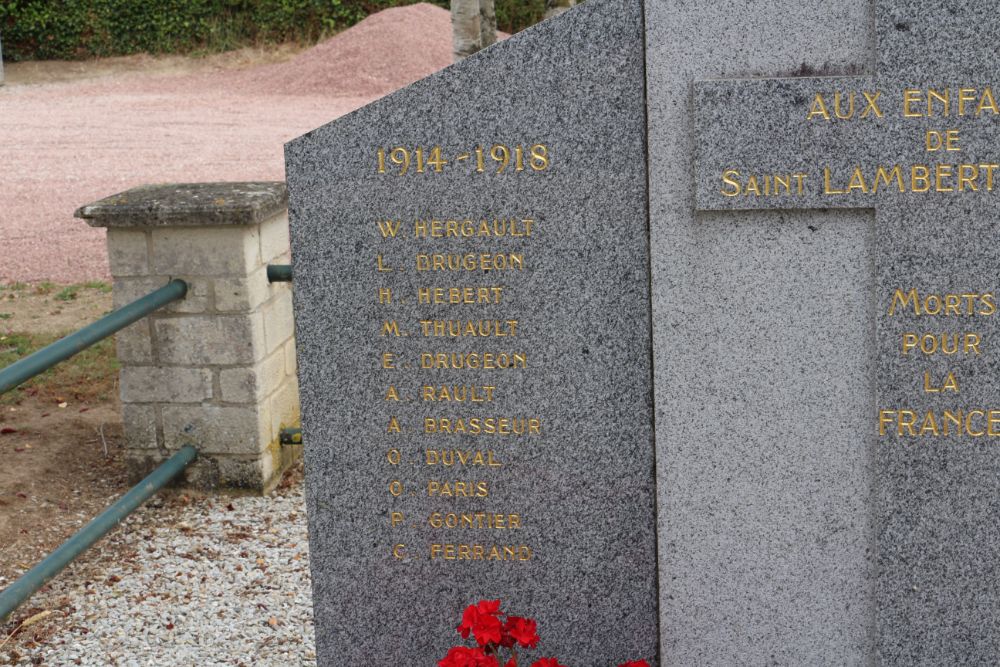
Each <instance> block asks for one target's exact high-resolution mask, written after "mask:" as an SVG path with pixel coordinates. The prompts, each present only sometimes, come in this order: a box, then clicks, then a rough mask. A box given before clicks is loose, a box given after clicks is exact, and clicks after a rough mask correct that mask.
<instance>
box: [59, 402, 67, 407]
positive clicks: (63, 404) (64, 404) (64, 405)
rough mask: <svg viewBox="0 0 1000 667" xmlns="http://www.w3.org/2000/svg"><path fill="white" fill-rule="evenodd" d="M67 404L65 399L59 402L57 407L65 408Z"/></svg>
mask: <svg viewBox="0 0 1000 667" xmlns="http://www.w3.org/2000/svg"><path fill="white" fill-rule="evenodd" d="M67 405H69V403H67V402H66V401H63V402H62V403H60V404H59V407H60V408H65V407H66V406H67Z"/></svg>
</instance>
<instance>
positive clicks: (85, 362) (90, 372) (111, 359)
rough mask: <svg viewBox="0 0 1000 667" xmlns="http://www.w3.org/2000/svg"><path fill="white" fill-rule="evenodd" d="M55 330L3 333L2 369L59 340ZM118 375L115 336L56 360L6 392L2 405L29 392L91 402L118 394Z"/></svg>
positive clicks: (0, 342)
mask: <svg viewBox="0 0 1000 667" xmlns="http://www.w3.org/2000/svg"><path fill="white" fill-rule="evenodd" d="M59 338H60V336H56V335H52V334H33V333H17V332H14V333H8V334H0V369H2V368H6V367H7V366H9V365H11V364H12V363H14V362H15V361H18V360H19V359H23V358H24V357H26V356H27V355H29V354H31V353H32V352H35V351H36V350H39V349H41V348H43V347H45V346H46V345H49V344H50V343H53V342H55V341H56V340H58V339H59ZM117 379H118V359H117V358H116V357H115V341H114V337H110V338H106V339H104V340H102V341H101V342H99V343H97V344H96V345H93V346H91V347H89V348H87V349H86V350H84V351H82V352H80V353H79V354H77V355H76V356H73V357H70V358H69V359H67V360H65V361H63V362H61V363H59V364H56V366H55V367H53V368H50V369H49V370H47V371H45V372H44V373H42V374H40V375H38V376H36V377H34V378H32V379H31V380H28V381H27V382H25V383H24V384H22V385H20V386H19V387H17V388H16V389H13V390H11V391H9V392H7V393H6V394H0V405H12V404H16V403H18V402H20V401H21V399H23V398H24V397H25V396H37V397H38V398H40V399H42V400H50V401H52V402H54V403H61V402H62V401H71V402H75V403H90V402H100V401H108V400H111V399H112V398H113V397H114V394H115V386H116V383H117Z"/></svg>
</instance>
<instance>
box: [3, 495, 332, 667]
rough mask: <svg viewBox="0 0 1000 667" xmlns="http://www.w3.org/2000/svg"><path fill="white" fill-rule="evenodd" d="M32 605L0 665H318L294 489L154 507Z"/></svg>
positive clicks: (178, 499)
mask: <svg viewBox="0 0 1000 667" xmlns="http://www.w3.org/2000/svg"><path fill="white" fill-rule="evenodd" d="M28 604H29V605H30V606H29V607H28V608H22V609H21V610H19V612H18V614H19V616H20V617H21V618H22V619H23V618H24V617H27V615H29V614H31V615H34V614H35V613H39V611H42V612H44V611H51V612H52V613H51V615H49V616H48V617H47V618H45V620H44V621H42V622H39V623H37V624H35V625H32V626H31V627H28V628H25V629H24V630H22V633H20V636H18V637H17V638H16V640H15V641H12V642H11V643H10V644H8V646H7V647H6V648H4V649H0V665H2V664H16V665H38V664H42V665H59V666H62V665H92V666H95V667H96V666H101V667H103V666H105V665H116V666H119V665H120V666H122V667H125V666H132V665H135V666H142V667H145V666H147V665H157V666H160V667H172V666H177V667H181V666H184V667H190V666H192V665H206V666H208V665H211V666H215V665H219V666H222V665H226V666H245V667H250V666H257V665H262V666H271V665H273V666H275V667H277V666H282V667H284V666H290V665H315V664H316V654H315V643H314V638H313V627H312V595H311V590H310V577H309V550H308V542H307V537H306V521H305V501H304V497H303V492H302V485H301V482H299V483H296V484H294V485H293V486H291V488H286V489H284V490H281V491H278V492H277V493H275V494H272V495H271V496H269V497H265V498H254V497H241V498H226V497H214V498H198V499H189V498H187V497H186V496H184V495H178V494H176V493H174V494H172V495H168V496H167V499H166V500H162V499H156V498H154V499H153V500H151V501H150V502H149V503H147V505H146V506H145V507H144V508H142V509H141V510H139V511H138V512H136V513H135V514H134V515H133V516H132V517H130V518H129V519H128V520H127V522H126V523H125V524H123V526H121V527H119V529H118V530H116V531H115V532H114V533H113V534H112V536H110V537H109V538H106V539H105V541H103V542H101V543H99V544H98V545H97V546H95V547H94V548H93V549H92V550H91V551H90V552H88V553H87V554H85V555H84V556H83V557H82V558H81V559H80V560H79V562H78V563H76V564H74V565H72V566H71V568H70V569H67V570H66V571H65V572H64V573H63V574H62V575H60V576H59V577H58V578H57V579H56V580H54V581H53V583H52V584H50V586H49V588H48V589H47V590H45V591H44V592H42V593H39V594H37V595H36V596H35V598H33V599H32V600H31V601H30V602H29V603H28ZM3 637H4V635H2V634H0V641H2V639H3Z"/></svg>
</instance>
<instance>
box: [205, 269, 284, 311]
mask: <svg viewBox="0 0 1000 667" xmlns="http://www.w3.org/2000/svg"><path fill="white" fill-rule="evenodd" d="M270 297H271V286H270V284H269V283H268V282H267V270H266V268H265V267H263V266H262V267H260V268H259V269H257V270H256V271H254V272H253V273H251V274H250V275H249V276H233V277H231V278H216V280H215V309H216V310H217V311H219V312H220V313H225V312H249V311H251V310H254V309H255V308H257V307H258V306H259V305H260V304H262V303H264V302H265V301H267V300H268V299H269V298H270Z"/></svg>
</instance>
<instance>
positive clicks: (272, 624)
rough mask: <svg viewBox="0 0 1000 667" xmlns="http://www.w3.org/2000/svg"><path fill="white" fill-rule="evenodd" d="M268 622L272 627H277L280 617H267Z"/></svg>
mask: <svg viewBox="0 0 1000 667" xmlns="http://www.w3.org/2000/svg"><path fill="white" fill-rule="evenodd" d="M267 624H268V625H270V626H271V627H272V628H276V627H278V619H276V618H275V617H274V616H272V617H271V618H269V619H267Z"/></svg>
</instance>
